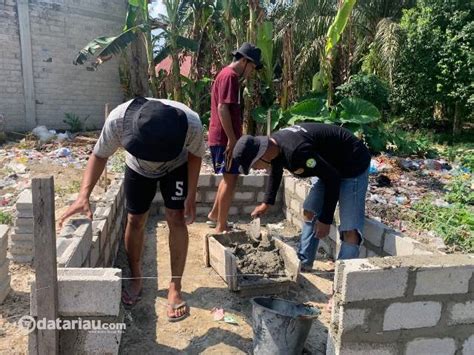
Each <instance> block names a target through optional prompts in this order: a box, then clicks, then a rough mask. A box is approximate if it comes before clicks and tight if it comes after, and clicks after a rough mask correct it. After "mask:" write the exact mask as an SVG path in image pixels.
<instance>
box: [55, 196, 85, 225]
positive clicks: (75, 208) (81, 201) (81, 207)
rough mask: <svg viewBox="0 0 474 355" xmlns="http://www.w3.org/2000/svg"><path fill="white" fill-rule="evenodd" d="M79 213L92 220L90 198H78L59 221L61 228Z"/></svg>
mask: <svg viewBox="0 0 474 355" xmlns="http://www.w3.org/2000/svg"><path fill="white" fill-rule="evenodd" d="M77 213H82V214H84V215H86V217H87V218H89V219H92V210H91V205H90V203H89V198H87V197H78V198H77V199H76V201H74V202H73V204H72V205H71V206H69V208H68V209H67V210H66V212H64V214H63V215H62V216H61V218H60V219H59V227H61V228H62V226H63V223H64V221H65V220H66V219H67V218H69V217H71V216H72V215H75V214H77Z"/></svg>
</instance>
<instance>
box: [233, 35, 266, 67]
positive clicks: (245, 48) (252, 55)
mask: <svg viewBox="0 0 474 355" xmlns="http://www.w3.org/2000/svg"><path fill="white" fill-rule="evenodd" d="M236 54H240V55H241V56H242V57H244V58H245V59H248V60H250V61H251V62H252V63H254V64H255V65H256V67H255V69H257V70H260V69H262V68H263V64H262V62H261V61H260V57H261V56H262V51H261V50H260V48H258V47H255V46H254V45H253V44H251V43H249V42H244V43H243V44H242V45H241V46H240V48H239V49H237V50H236V51H233V52H232V55H233V56H234V57H235V56H236Z"/></svg>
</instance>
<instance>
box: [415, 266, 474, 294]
mask: <svg viewBox="0 0 474 355" xmlns="http://www.w3.org/2000/svg"><path fill="white" fill-rule="evenodd" d="M473 272H474V265H472V266H460V267H445V268H441V267H435V268H430V269H427V270H419V271H418V272H417V273H416V286H415V290H414V291H413V294H414V295H447V294H456V293H467V292H468V289H469V280H470V279H471V277H472V275H473Z"/></svg>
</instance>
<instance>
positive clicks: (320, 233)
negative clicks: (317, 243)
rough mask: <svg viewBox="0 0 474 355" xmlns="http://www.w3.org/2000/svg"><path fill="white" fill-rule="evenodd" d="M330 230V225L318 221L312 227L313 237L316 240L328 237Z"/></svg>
mask: <svg viewBox="0 0 474 355" xmlns="http://www.w3.org/2000/svg"><path fill="white" fill-rule="evenodd" d="M330 230H331V225H330V224H326V223H322V222H320V221H316V224H315V226H314V232H315V237H316V238H318V239H324V238H326V237H327V236H328V235H329V231H330Z"/></svg>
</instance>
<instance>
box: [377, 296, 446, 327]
mask: <svg viewBox="0 0 474 355" xmlns="http://www.w3.org/2000/svg"><path fill="white" fill-rule="evenodd" d="M440 318H441V303H440V302H431V301H426V302H410V303H400V302H397V303H393V304H391V305H389V306H388V307H387V310H386V311H385V315H384V319H383V330H384V331H386V330H398V329H414V328H425V327H433V326H435V325H436V324H438V321H439V320H440Z"/></svg>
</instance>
